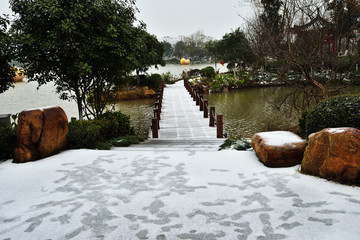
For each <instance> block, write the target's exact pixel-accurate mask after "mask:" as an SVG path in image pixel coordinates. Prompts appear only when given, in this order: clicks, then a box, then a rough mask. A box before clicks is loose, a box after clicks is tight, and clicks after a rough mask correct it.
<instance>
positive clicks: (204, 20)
mask: <svg viewBox="0 0 360 240" xmlns="http://www.w3.org/2000/svg"><path fill="white" fill-rule="evenodd" d="M136 5H137V7H138V9H139V10H140V13H138V14H137V18H138V19H139V20H142V21H143V22H145V23H146V25H147V29H148V32H149V33H152V34H155V35H156V36H157V37H158V38H160V39H161V38H162V37H165V36H170V37H177V36H179V35H185V36H188V35H190V34H192V33H195V32H196V31H197V30H202V31H203V32H204V33H205V35H207V36H211V37H214V38H216V39H220V38H221V37H222V36H223V35H224V34H225V33H228V32H231V30H235V29H236V28H238V27H243V26H244V22H245V21H244V18H245V19H248V18H250V17H251V16H252V15H253V9H252V8H251V4H250V3H249V0H178V1H175V0H137V1H136ZM0 14H1V15H2V14H11V10H10V9H9V1H8V0H0Z"/></svg>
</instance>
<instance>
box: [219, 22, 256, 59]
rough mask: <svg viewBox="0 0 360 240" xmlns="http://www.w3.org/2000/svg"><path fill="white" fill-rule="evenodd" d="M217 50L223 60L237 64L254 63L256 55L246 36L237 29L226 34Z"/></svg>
mask: <svg viewBox="0 0 360 240" xmlns="http://www.w3.org/2000/svg"><path fill="white" fill-rule="evenodd" d="M217 45H218V46H217V49H218V51H219V56H220V57H221V58H222V60H224V61H226V62H229V63H232V64H236V63H241V62H243V63H253V62H254V61H255V55H254V53H253V51H252V49H251V47H250V44H249V41H248V40H247V38H246V37H245V34H244V33H243V32H242V31H241V30H240V28H237V29H236V30H235V31H233V32H231V33H226V34H225V35H224V36H223V38H222V39H221V40H220V41H218V42H217Z"/></svg>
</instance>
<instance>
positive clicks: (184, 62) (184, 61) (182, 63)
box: [180, 58, 190, 65]
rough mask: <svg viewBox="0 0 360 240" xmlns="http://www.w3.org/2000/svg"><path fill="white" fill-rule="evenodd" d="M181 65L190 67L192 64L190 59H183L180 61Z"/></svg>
mask: <svg viewBox="0 0 360 240" xmlns="http://www.w3.org/2000/svg"><path fill="white" fill-rule="evenodd" d="M180 64H181V65H189V64H190V60H189V59H185V58H182V59H181V60H180Z"/></svg>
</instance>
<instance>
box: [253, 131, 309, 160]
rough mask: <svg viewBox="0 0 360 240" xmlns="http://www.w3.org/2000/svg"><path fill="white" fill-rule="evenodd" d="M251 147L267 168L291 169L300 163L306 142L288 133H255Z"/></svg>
mask: <svg viewBox="0 0 360 240" xmlns="http://www.w3.org/2000/svg"><path fill="white" fill-rule="evenodd" d="M251 146H252V147H253V148H254V151H255V152H256V155H257V156H258V158H259V159H260V161H261V162H263V163H264V165H265V166H267V167H291V166H295V165H298V164H300V163H301V160H302V158H303V154H304V151H305V147H306V141H305V140H303V139H301V138H300V137H299V136H298V135H296V134H294V133H292V132H288V131H273V132H261V133H256V134H255V135H254V136H253V137H252V139H251Z"/></svg>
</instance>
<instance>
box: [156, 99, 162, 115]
mask: <svg viewBox="0 0 360 240" xmlns="http://www.w3.org/2000/svg"><path fill="white" fill-rule="evenodd" d="M155 109H159V111H160V113H161V108H160V103H159V101H157V100H156V102H155Z"/></svg>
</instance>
